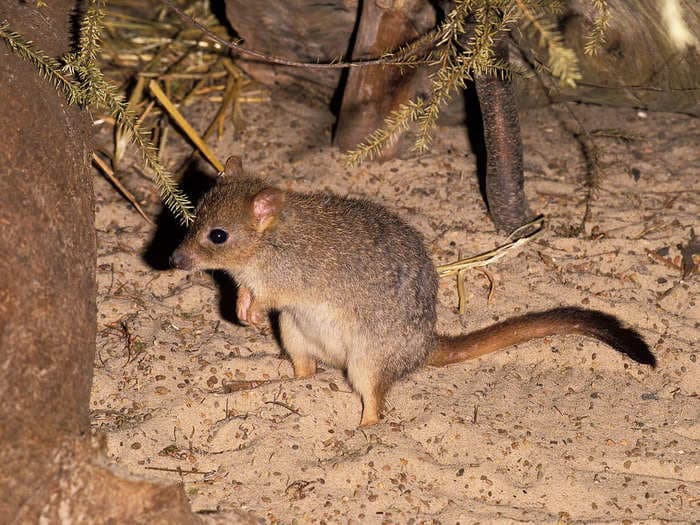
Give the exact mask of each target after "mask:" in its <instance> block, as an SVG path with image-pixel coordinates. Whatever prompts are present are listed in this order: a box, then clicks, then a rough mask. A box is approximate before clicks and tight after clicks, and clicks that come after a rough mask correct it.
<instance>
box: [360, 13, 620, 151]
mask: <svg viewBox="0 0 700 525" xmlns="http://www.w3.org/2000/svg"><path fill="white" fill-rule="evenodd" d="M589 1H590V2H591V3H592V5H593V7H594V10H595V12H596V13H597V16H596V18H595V19H594V20H593V24H592V28H591V30H590V33H589V34H588V35H587V37H586V42H585V52H586V53H588V54H595V53H596V50H597V49H598V48H599V47H600V46H602V45H603V44H604V42H605V30H606V28H607V26H608V23H609V19H610V12H609V6H608V3H607V0H589ZM564 8H565V2H564V1H563V0H456V1H454V2H453V7H452V9H451V10H450V11H449V12H448V13H446V15H445V19H444V21H443V22H442V24H441V25H440V26H439V27H437V28H436V29H435V30H433V31H432V32H430V33H429V34H427V35H425V36H423V37H422V38H420V39H419V40H418V41H416V42H413V43H411V44H409V45H407V46H405V47H404V48H402V49H399V50H398V51H396V53H394V54H387V55H386V56H387V57H391V58H395V59H396V60H400V61H401V62H402V63H408V64H410V63H414V64H419V63H423V64H424V63H427V64H428V65H429V67H430V70H431V73H430V75H429V78H430V82H431V90H430V94H429V95H428V97H427V98H426V99H425V100H412V101H409V102H408V103H407V104H404V105H402V106H400V107H399V108H398V110H396V111H394V112H392V113H391V114H390V115H389V116H388V117H387V119H386V120H385V125H384V127H383V128H382V129H380V130H377V131H375V132H374V133H372V134H371V135H370V136H369V137H367V139H366V140H365V141H364V142H363V143H362V144H360V145H358V146H357V147H356V148H355V149H354V150H352V151H349V152H348V153H347V154H346V162H347V163H348V164H350V165H356V164H358V163H360V162H362V161H363V160H365V159H367V158H374V157H376V156H378V155H379V154H380V153H381V151H382V149H383V148H384V147H385V146H387V145H389V144H391V143H393V142H394V141H395V140H396V139H397V138H398V136H399V135H400V133H401V132H402V131H404V130H405V129H406V128H408V127H409V126H411V125H412V124H414V123H415V125H416V128H417V138H416V141H415V143H414V145H413V149H414V150H416V151H419V152H422V151H425V150H427V149H428V148H429V147H430V143H431V140H432V134H433V131H434V129H435V127H436V125H437V121H438V117H439V115H440V110H441V108H442V107H444V105H445V104H447V103H448V102H449V101H450V99H451V98H452V97H453V96H454V94H455V93H457V92H458V91H459V90H460V89H462V88H464V87H465V85H466V84H467V82H469V81H472V80H473V79H474V77H475V76H480V75H497V76H500V77H501V78H508V77H509V76H510V75H512V74H521V73H523V72H522V71H517V70H515V69H514V68H513V67H512V66H511V65H509V64H507V63H504V62H503V61H502V60H501V59H499V57H498V56H497V53H496V52H495V48H496V45H497V43H498V42H499V41H500V40H501V39H502V38H504V37H505V36H506V35H507V33H508V32H509V31H511V30H513V29H514V28H520V29H521V30H523V31H524V32H525V33H526V34H528V35H529V36H531V37H535V38H537V40H538V43H539V47H540V48H542V49H544V50H546V54H547V58H546V61H542V63H540V62H538V63H537V64H538V66H540V67H541V69H542V71H544V72H546V73H549V74H550V75H552V76H553V77H554V78H555V79H556V80H557V81H558V83H559V84H560V85H562V86H575V85H576V82H577V81H579V80H580V79H581V73H580V71H579V66H578V59H577V57H576V55H575V53H574V51H573V50H571V49H569V48H567V47H566V46H565V44H564V39H563V36H562V35H561V33H560V31H559V30H558V29H557V26H556V23H555V19H556V18H555V17H556V15H558V14H561V13H562V12H563V10H564ZM416 55H420V56H418V57H417V56H416Z"/></svg>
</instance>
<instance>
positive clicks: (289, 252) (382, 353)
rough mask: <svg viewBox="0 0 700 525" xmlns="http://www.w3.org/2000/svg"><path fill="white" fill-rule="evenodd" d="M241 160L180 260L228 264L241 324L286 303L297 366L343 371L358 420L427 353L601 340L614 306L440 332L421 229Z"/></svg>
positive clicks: (284, 332) (438, 359)
mask: <svg viewBox="0 0 700 525" xmlns="http://www.w3.org/2000/svg"><path fill="white" fill-rule="evenodd" d="M239 166H240V165H239V164H238V163H236V162H235V161H229V163H227V170H229V171H231V172H233V173H231V174H224V175H223V176H222V177H221V178H220V181H219V183H218V184H217V185H216V186H215V187H214V188H213V189H212V190H210V191H209V193H207V194H206V195H205V196H204V198H203V200H202V202H201V204H200V205H199V206H198V208H197V219H196V221H195V223H194V225H193V226H192V227H191V228H190V230H189V231H188V233H187V236H186V238H185V240H184V241H183V243H182V244H181V246H180V247H179V248H178V249H177V250H176V251H175V253H174V254H173V257H172V260H173V265H174V266H176V267H179V268H182V269H187V270H191V269H205V268H209V269H223V270H226V271H227V272H228V273H230V274H231V275H232V276H233V278H234V279H235V280H236V281H237V282H238V284H239V286H240V287H241V290H240V292H239V302H238V308H237V312H238V314H239V316H241V320H242V321H244V322H252V323H253V324H257V323H258V321H259V319H260V314H261V312H264V311H269V310H277V311H279V313H280V316H279V320H280V334H281V339H282V345H283V346H284V349H285V350H286V352H287V353H288V354H289V356H290V358H291V360H292V363H293V365H294V373H295V376H296V377H306V376H309V375H312V374H313V373H315V371H316V364H317V362H319V361H321V362H325V363H328V364H330V365H331V366H334V367H338V368H342V369H344V370H346V371H347V376H348V379H349V381H350V383H351V384H352V386H353V388H354V389H355V390H356V391H357V392H359V394H360V396H361V397H362V403H363V411H362V421H361V424H362V425H370V424H373V423H376V422H377V421H378V417H379V411H380V409H381V405H382V401H383V397H384V394H385V393H386V391H387V390H388V389H389V388H390V386H391V385H392V384H393V383H394V382H395V381H397V380H398V379H400V378H401V377H403V376H404V375H406V374H407V373H409V372H411V371H413V370H415V369H417V368H419V367H421V366H422V365H423V364H425V363H426V362H427V363H428V364H434V365H442V364H448V363H452V362H457V361H461V360H464V359H469V358H472V357H476V356H479V355H483V354H485V353H488V352H492V351H495V350H498V349H500V348H503V347H505V346H509V345H511V344H515V343H518V342H522V341H525V340H527V339H531V338H533V337H542V336H544V335H551V334H554V333H570V332H577V331H578V332H581V333H586V334H587V335H593V336H594V337H599V338H601V336H600V334H598V333H597V332H596V330H595V329H593V328H596V327H597V328H596V329H598V330H599V331H600V329H601V328H600V327H599V326H598V325H596V319H597V318H596V315H597V316H599V317H600V316H603V317H604V318H605V319H606V320H609V319H608V317H609V316H605V315H604V314H596V313H592V312H588V311H584V310H573V309H569V310H568V311H566V312H564V310H555V311H554V312H555V314H552V313H549V316H548V315H547V314H548V313H547V312H545V313H543V314H532V315H531V316H530V317H527V316H525V317H523V318H517V319H516V320H514V321H513V322H511V323H510V324H508V322H506V323H505V324H501V325H496V327H494V328H492V329H488V328H487V329H485V330H482V331H480V332H476V333H475V334H472V335H469V336H462V337H459V338H446V337H439V336H438V335H437V333H436V331H435V323H436V313H435V304H436V300H437V274H436V272H435V267H434V266H433V263H432V261H431V259H430V257H429V256H428V252H427V250H426V248H425V245H424V243H423V239H422V238H421V236H420V234H419V233H418V232H417V231H416V230H415V229H413V228H412V227H410V226H409V225H407V224H406V223H405V222H404V221H402V220H401V219H400V218H399V217H398V216H396V215H395V214H393V213H391V212H389V211H388V210H387V209H386V208H384V207H382V206H379V205H377V204H374V203H371V202H369V201H365V200H354V199H344V198H340V197H337V196H334V195H328V194H321V193H316V194H302V193H295V192H282V191H281V190H278V189H275V188H272V187H270V186H268V185H266V184H265V183H264V182H263V181H261V180H259V179H255V178H245V177H242V176H240V169H239ZM234 174H235V175H234ZM232 175H234V176H232ZM217 228H218V229H222V230H225V231H226V232H227V234H228V238H227V240H226V241H225V242H224V243H222V244H218V245H217V244H215V243H213V242H212V241H211V240H210V239H209V234H210V232H211V231H212V230H213V229H217ZM556 312H559V314H562V312H564V313H563V317H562V315H557V314H556ZM572 312H588V313H587V315H584V316H583V317H585V323H588V324H592V326H593V328H591V327H589V326H588V325H586V327H585V328H586V329H580V330H579V329H577V328H576V326H575V325H576V323H577V322H578V323H579V324H581V323H583V321H581V320H580V319H578V320H577V319H574V321H572V320H571V314H572ZM533 316H534V317H533ZM537 316H539V317H537ZM573 317H574V318H576V315H575V313H574V315H573ZM610 319H613V318H610ZM598 320H599V319H598ZM585 323H583V324H585ZM618 327H619V324H618ZM605 328H606V327H603V328H602V329H603V331H604V329H605ZM629 332H631V331H629ZM631 333H634V332H631ZM602 339H603V340H605V341H606V342H609V341H608V340H606V339H605V338H604V337H602ZM608 339H609V338H608ZM637 339H639V341H641V339H640V338H639V337H638V336H637ZM626 342H628V341H623V346H624V343H626ZM634 342H637V341H636V340H635V341H634ZM642 344H643V341H642ZM618 349H619V348H618ZM623 351H624V350H623ZM647 351H648V350H647ZM626 353H628V354H630V355H631V356H632V357H634V356H635V352H626Z"/></svg>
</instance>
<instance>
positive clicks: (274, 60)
mask: <svg viewBox="0 0 700 525" xmlns="http://www.w3.org/2000/svg"><path fill="white" fill-rule="evenodd" d="M161 2H162V3H163V4H165V5H166V6H167V7H168V8H169V9H172V10H173V11H174V12H175V13H177V15H178V16H179V17H180V18H182V19H183V20H184V21H185V22H187V23H188V24H190V25H191V26H193V27H196V28H197V29H199V30H200V31H201V32H202V33H204V34H205V35H207V36H208V37H209V38H211V39H212V40H213V41H214V42H216V43H217V44H219V45H221V46H224V47H227V48H229V49H232V50H234V51H237V52H238V53H241V54H242V55H248V56H251V57H254V58H257V59H259V60H261V61H263V62H267V63H268V64H278V65H281V66H291V67H300V68H305V69H345V68H349V67H366V66H386V65H391V66H403V67H406V66H415V65H417V64H418V63H420V62H419V61H415V60H405V61H401V60H397V59H396V57H397V56H400V55H401V54H403V53H399V52H397V53H395V54H394V53H387V54H385V55H384V56H382V57H379V58H371V59H366V60H357V61H353V62H341V61H337V62H326V63H324V62H299V61H297V60H289V59H286V58H283V57H279V56H275V55H268V54H266V53H263V52H261V51H255V50H254V49H248V48H247V47H244V46H242V45H241V44H239V43H238V42H235V41H229V40H226V39H225V38H221V37H220V36H219V35H217V34H216V33H214V32H213V31H211V30H210V29H209V28H208V27H207V26H205V25H204V24H202V23H200V22H198V21H197V20H196V19H195V18H194V17H192V16H190V15H188V14H187V13H185V12H184V11H183V10H182V9H180V8H179V7H178V6H176V5H175V4H174V3H173V2H172V0H161ZM421 40H422V39H421ZM426 40H427V41H428V42H429V41H430V39H426Z"/></svg>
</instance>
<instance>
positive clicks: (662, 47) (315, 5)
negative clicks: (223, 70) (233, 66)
mask: <svg viewBox="0 0 700 525" xmlns="http://www.w3.org/2000/svg"><path fill="white" fill-rule="evenodd" d="M370 1H375V2H376V3H377V4H378V5H381V6H387V5H393V4H403V2H399V1H398V0H370ZM425 1H426V4H427V3H428V0H425ZM431 3H432V4H433V5H435V4H438V3H439V2H431ZM677 3H678V5H680V6H681V7H682V8H683V12H682V16H683V20H684V22H685V24H686V26H687V28H688V29H689V30H690V31H691V33H692V34H693V35H694V36H695V38H696V39H697V40H700V29H699V28H700V3H699V2H693V1H688V0H685V1H683V0H678V2H677ZM608 4H609V6H610V9H611V22H610V28H609V30H608V33H607V44H606V46H604V48H603V49H601V50H600V53H599V54H598V55H597V56H587V55H585V54H584V53H583V41H584V40H583V37H582V35H583V34H586V33H587V31H588V29H589V28H590V21H591V19H592V17H593V13H592V7H591V2H581V1H578V0H576V1H572V2H570V3H569V6H568V9H567V11H566V12H565V13H563V14H562V16H561V18H560V20H559V22H560V25H561V27H562V28H563V33H564V37H565V42H566V44H567V45H568V46H569V47H571V48H573V49H574V50H576V52H577V55H578V57H579V59H580V60H581V69H582V72H583V75H584V78H583V81H582V82H581V83H580V84H579V86H578V87H577V88H576V89H575V90H573V89H564V90H561V91H558V92H555V93H554V94H550V93H548V92H547V89H546V88H545V87H544V86H542V85H541V84H540V83H539V82H537V81H528V82H523V81H521V82H519V83H518V86H517V90H516V92H517V97H518V104H519V106H520V107H527V106H533V105H541V104H544V103H547V102H549V101H552V100H561V99H567V100H578V101H583V102H594V103H598V104H607V105H615V106H633V107H645V108H647V109H651V110H658V111H681V112H686V113H690V114H694V115H700V104H699V102H700V93H698V90H697V86H698V85H700V52H698V45H699V44H697V42H696V44H695V48H693V47H692V46H691V47H688V48H685V49H679V48H677V47H676V46H675V45H674V43H673V41H672V38H671V35H670V33H669V29H668V27H667V25H666V24H665V22H664V17H663V16H662V12H661V11H662V9H663V5H664V4H665V2H659V0H608ZM226 14H227V16H228V19H229V21H230V23H231V25H232V26H233V28H234V29H235V30H236V32H237V33H238V34H239V35H240V36H241V37H242V38H243V39H244V40H245V45H247V46H248V47H251V48H254V49H258V50H262V51H265V52H267V53H271V54H275V55H279V56H283V57H287V58H290V59H293V60H303V61H315V60H320V61H327V60H332V59H334V58H338V57H346V58H347V57H348V56H349V54H350V52H351V51H352V39H353V33H354V31H355V30H356V22H357V14H358V9H357V0H330V1H328V2H321V3H319V2H312V1H310V0H287V1H285V2H275V1H272V0H259V1H257V2H245V1H244V0H226ZM517 33H518V32H515V33H514V34H517ZM518 44H519V45H520V46H521V47H523V48H527V47H529V46H531V45H532V46H534V48H535V49H537V41H536V38H535V39H533V40H532V41H528V39H527V38H526V37H524V36H519V37H518ZM538 54H539V55H541V57H542V58H546V56H545V55H546V54H545V53H544V52H543V50H541V49H540V50H538ZM242 63H243V65H244V67H246V68H247V69H248V70H249V71H250V72H251V73H252V74H253V75H254V76H255V77H256V78H257V79H258V80H260V81H262V82H266V83H270V84H273V83H274V84H282V85H295V84H296V85H299V84H301V85H303V87H304V89H305V90H307V91H309V90H311V91H312V92H315V93H316V94H318V95H320V96H322V97H326V98H329V99H330V97H331V96H332V95H333V93H334V92H335V90H336V88H337V86H338V81H339V79H340V73H339V72H338V70H331V71H318V70H305V69H299V68H291V67H283V66H271V65H269V64H263V63H260V62H256V61H252V60H244V61H243V62H242ZM460 99H461V97H456V98H455V101H454V104H452V105H451V106H450V107H449V108H447V110H446V112H447V113H451V114H453V118H451V119H450V120H453V119H454V115H456V116H457V117H459V116H460V115H463V107H462V105H461V100H460Z"/></svg>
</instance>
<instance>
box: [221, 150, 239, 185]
mask: <svg viewBox="0 0 700 525" xmlns="http://www.w3.org/2000/svg"><path fill="white" fill-rule="evenodd" d="M241 175H243V161H242V160H241V158H240V157H238V156H236V155H231V156H230V157H229V158H228V159H226V165H225V166H224V171H220V172H219V174H218V176H217V178H218V179H223V180H226V179H229V178H234V177H240V176H241Z"/></svg>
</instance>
